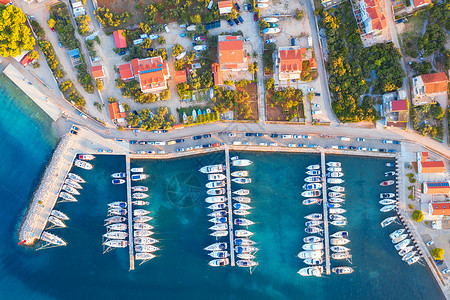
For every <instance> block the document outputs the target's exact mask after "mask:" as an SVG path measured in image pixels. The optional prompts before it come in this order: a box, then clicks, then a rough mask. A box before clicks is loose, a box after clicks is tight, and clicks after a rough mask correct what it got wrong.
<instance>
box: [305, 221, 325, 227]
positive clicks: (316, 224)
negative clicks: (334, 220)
mask: <svg viewBox="0 0 450 300" xmlns="http://www.w3.org/2000/svg"><path fill="white" fill-rule="evenodd" d="M321 224H323V221H307V222H305V226H306V227H315V226H319V225H321Z"/></svg>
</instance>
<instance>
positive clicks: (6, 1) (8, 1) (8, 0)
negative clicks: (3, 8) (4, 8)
mask: <svg viewBox="0 0 450 300" xmlns="http://www.w3.org/2000/svg"><path fill="white" fill-rule="evenodd" d="M10 2H11V0H0V4H3V5H6V4H8V3H10Z"/></svg>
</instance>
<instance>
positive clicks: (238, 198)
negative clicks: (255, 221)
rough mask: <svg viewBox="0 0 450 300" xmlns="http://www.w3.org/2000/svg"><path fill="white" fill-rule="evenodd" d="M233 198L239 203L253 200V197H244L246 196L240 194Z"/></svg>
mask: <svg viewBox="0 0 450 300" xmlns="http://www.w3.org/2000/svg"><path fill="white" fill-rule="evenodd" d="M233 200H235V201H237V202H239V203H250V202H252V199H251V198H250V197H244V196H238V197H233Z"/></svg>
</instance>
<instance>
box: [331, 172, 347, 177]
mask: <svg viewBox="0 0 450 300" xmlns="http://www.w3.org/2000/svg"><path fill="white" fill-rule="evenodd" d="M342 176H344V173H342V172H328V173H327V177H331V178H340V177H342Z"/></svg>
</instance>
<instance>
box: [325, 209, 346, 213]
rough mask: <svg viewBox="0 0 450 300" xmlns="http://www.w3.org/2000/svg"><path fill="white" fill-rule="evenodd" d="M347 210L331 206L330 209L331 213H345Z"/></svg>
mask: <svg viewBox="0 0 450 300" xmlns="http://www.w3.org/2000/svg"><path fill="white" fill-rule="evenodd" d="M345 212H347V211H346V210H345V209H343V208H329V209H328V213H329V214H343V213H345Z"/></svg>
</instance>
